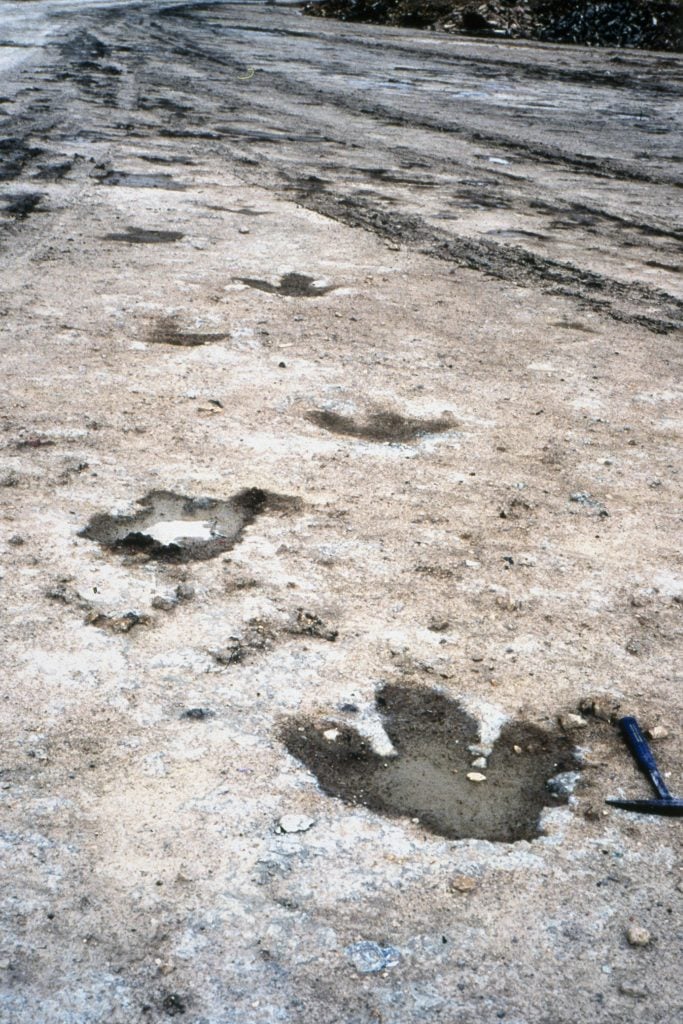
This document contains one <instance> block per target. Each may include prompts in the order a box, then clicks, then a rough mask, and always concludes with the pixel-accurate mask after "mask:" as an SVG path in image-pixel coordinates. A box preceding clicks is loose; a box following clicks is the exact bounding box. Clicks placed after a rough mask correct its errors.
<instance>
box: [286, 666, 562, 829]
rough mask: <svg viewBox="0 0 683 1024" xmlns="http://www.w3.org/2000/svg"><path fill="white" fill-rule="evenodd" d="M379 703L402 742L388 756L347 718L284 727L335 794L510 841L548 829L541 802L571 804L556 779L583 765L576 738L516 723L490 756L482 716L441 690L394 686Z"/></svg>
mask: <svg viewBox="0 0 683 1024" xmlns="http://www.w3.org/2000/svg"><path fill="white" fill-rule="evenodd" d="M376 705H377V709H378V711H379V713H380V715H381V717H382V720H383V724H384V728H385V730H386V733H387V735H388V736H389V738H390V740H391V742H392V744H393V746H394V750H395V754H391V755H389V756H388V757H387V756H382V755H380V754H378V753H376V751H375V750H374V749H373V747H372V745H371V743H370V742H369V740H368V739H367V738H365V737H363V736H362V735H361V734H360V733H359V732H358V730H357V729H355V728H353V727H351V726H349V725H348V724H347V723H344V722H340V721H335V720H332V719H324V720H322V721H320V720H318V721H314V720H312V719H310V718H290V719H288V720H287V721H286V722H285V724H284V725H283V726H282V728H281V733H280V736H281V739H282V740H283V742H284V744H285V746H286V747H287V750H288V751H289V753H290V754H292V755H293V756H294V757H296V758H297V759H298V760H299V761H301V763H302V764H304V765H305V766H306V767H307V768H308V769H309V770H310V771H311V772H313V774H314V775H315V776H316V778H317V780H318V782H319V784H320V787H321V788H322V790H323V791H324V792H325V793H327V794H329V795H330V796H334V797H339V798H340V799H342V800H344V801H345V802H346V803H350V804H362V805H364V806H365V807H368V808H370V809H371V810H373V811H377V812H379V813H380V814H384V815H387V816H389V817H408V818H411V819H413V820H415V819H418V820H419V822H420V824H421V825H422V826H423V827H424V828H425V829H427V830H428V831H430V832H435V833H436V834H437V835H442V836H446V837H447V838H449V839H469V838H471V839H488V840H491V841H497V842H508V843H510V842H515V841H517V840H519V839H533V838H534V837H536V836H537V835H539V831H540V830H539V823H538V819H539V815H540V812H541V810H542V809H543V808H544V807H546V806H549V805H550V806H557V804H558V803H562V802H566V799H567V798H566V794H565V795H563V794H562V793H561V792H560V793H559V794H557V792H551V789H549V788H548V786H547V782H548V780H549V779H550V778H551V777H553V776H556V775H558V774H560V773H563V772H568V771H576V770H578V768H579V764H578V763H577V760H576V755H575V753H574V750H573V746H572V743H571V741H570V740H569V739H567V737H565V736H563V735H561V734H555V733H549V732H546V731H544V730H543V729H540V728H539V727H538V726H535V725H532V724H530V723H527V722H523V721H511V722H508V723H507V724H506V725H505V726H504V727H503V729H502V730H501V732H500V735H499V736H498V739H497V741H496V743H495V745H494V747H493V750H492V752H491V754H490V755H489V757H488V758H486V759H485V760H483V759H481V756H479V758H477V746H478V744H479V730H478V726H477V723H476V721H475V720H474V719H473V718H472V717H471V716H470V715H469V714H468V713H467V712H466V711H465V710H464V709H463V708H462V707H461V706H460V705H459V704H458V703H456V702H455V701H453V700H451V699H450V698H448V697H446V696H444V695H443V694H441V693H438V692H437V691H436V690H427V689H423V688H416V687H411V686H405V685H398V684H387V685H385V686H383V687H382V688H381V689H380V690H379V692H378V694H377V697H376ZM472 747H473V748H474V750H471V749H470V748H472ZM473 762H474V764H473Z"/></svg>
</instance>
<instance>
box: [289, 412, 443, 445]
mask: <svg viewBox="0 0 683 1024" xmlns="http://www.w3.org/2000/svg"><path fill="white" fill-rule="evenodd" d="M305 418H306V419H307V420H308V422H309V423H314V424H315V425H316V427H322V429H323V430H329V431H330V432H331V433H333V434H345V435H346V436H348V437H359V438H361V439H362V440H364V441H376V442H378V443H381V442H388V443H393V444H407V443H408V442H410V441H416V440H418V439H419V438H420V437H425V436H426V435H427V434H443V433H444V432H445V431H447V430H454V429H455V427H456V426H457V424H456V421H455V418H454V417H453V416H452V415H451V414H450V413H444V415H443V416H439V417H435V418H433V419H424V420H421V419H416V418H415V417H413V416H401V414H400V413H397V412H390V411H388V410H381V409H380V410H379V411H377V412H372V413H369V414H368V415H366V416H365V417H364V418H363V419H359V418H356V417H354V416H344V415H342V414H341V413H338V412H331V411H329V410H327V409H312V410H311V411H310V412H307V413H306V414H305Z"/></svg>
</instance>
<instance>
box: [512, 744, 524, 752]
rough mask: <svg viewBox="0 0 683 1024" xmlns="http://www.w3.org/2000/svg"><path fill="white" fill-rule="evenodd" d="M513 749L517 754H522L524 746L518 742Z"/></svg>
mask: <svg viewBox="0 0 683 1024" xmlns="http://www.w3.org/2000/svg"><path fill="white" fill-rule="evenodd" d="M512 749H513V750H514V752H515V754H521V753H522V748H521V747H520V745H519V744H518V743H515V745H514V746H513V748H512Z"/></svg>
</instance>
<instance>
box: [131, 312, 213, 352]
mask: <svg viewBox="0 0 683 1024" xmlns="http://www.w3.org/2000/svg"><path fill="white" fill-rule="evenodd" d="M229 337H230V334H229V332H227V331H221V332H220V333H217V334H201V333H200V332H199V331H182V330H180V328H179V327H178V324H177V321H176V320H174V319H173V317H162V318H161V319H160V320H157V322H156V323H155V325H154V326H153V327H152V329H151V330H150V331H149V333H148V335H147V341H149V342H151V343H152V344H153V345H178V346H180V347H181V348H194V347H195V346H197V345H209V344H211V343H212V342H218V341H225V339H226V338H229Z"/></svg>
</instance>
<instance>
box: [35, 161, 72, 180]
mask: <svg viewBox="0 0 683 1024" xmlns="http://www.w3.org/2000/svg"><path fill="white" fill-rule="evenodd" d="M74 163H75V160H59V161H57V162H55V163H49V164H45V165H44V166H43V167H40V168H39V169H38V170H37V171H36V173H35V174H34V175H33V177H34V178H35V179H36V180H38V181H61V180H62V178H65V177H66V175H67V174H68V173H69V171H70V170H71V168H72V167H73V165H74Z"/></svg>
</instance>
